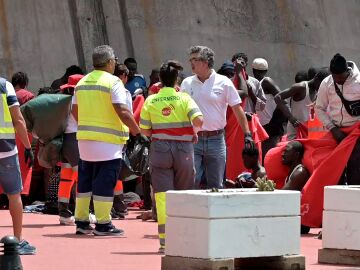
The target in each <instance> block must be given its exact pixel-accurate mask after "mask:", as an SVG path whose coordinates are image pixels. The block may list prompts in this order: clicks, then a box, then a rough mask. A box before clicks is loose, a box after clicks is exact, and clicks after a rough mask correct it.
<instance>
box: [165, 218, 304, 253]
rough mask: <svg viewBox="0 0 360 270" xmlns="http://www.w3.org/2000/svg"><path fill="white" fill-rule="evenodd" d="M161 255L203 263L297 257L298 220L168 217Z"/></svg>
mask: <svg viewBox="0 0 360 270" xmlns="http://www.w3.org/2000/svg"><path fill="white" fill-rule="evenodd" d="M165 253H166V255H171V256H181V257H192V258H203V259H214V258H241V257H242V258H246V257H262V256H282V255H291V254H300V217H299V216H293V217H261V218H228V219H196V218H179V217H168V219H167V221H166V249H165Z"/></svg>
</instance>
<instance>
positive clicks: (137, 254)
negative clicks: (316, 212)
mask: <svg viewBox="0 0 360 270" xmlns="http://www.w3.org/2000/svg"><path fill="white" fill-rule="evenodd" d="M138 213H139V212H137V211H132V212H130V214H129V216H128V218H127V219H126V220H123V221H114V224H115V225H116V226H119V227H121V228H123V229H124V230H125V236H124V237H116V238H115V237H110V238H109V237H106V238H105V237H95V236H76V235H75V234H74V230H75V227H72V226H60V225H58V217H57V216H48V215H40V214H25V215H24V224H25V225H24V237H25V239H27V240H28V241H29V242H30V243H32V244H34V245H35V246H36V247H37V249H38V254H37V255H35V256H22V257H21V260H22V264H23V268H24V269H26V270H49V269H51V270H58V269H59V270H67V269H79V270H82V269H86V270H99V269H101V270H110V269H111V270H112V269H117V270H118V269H122V270H133V269H134V270H135V269H136V270H138V269H147V270H160V269H161V256H160V255H159V254H157V250H158V247H159V246H158V239H157V224H156V223H155V222H142V221H140V220H137V219H136V218H135V216H136V215H137V214H138ZM318 231H319V230H312V231H311V232H313V233H314V234H310V235H309V236H307V237H302V239H301V244H302V253H303V254H304V255H305V256H306V265H307V267H306V269H319V270H320V269H321V270H322V269H324V270H325V269H334V270H335V269H356V268H354V267H346V266H330V265H319V264H317V250H318V249H319V248H320V247H321V240H318V239H315V238H314V237H315V233H317V232H318ZM11 233H12V228H11V221H10V215H9V213H8V211H0V238H1V237H2V236H4V235H7V234H11ZM357 269H360V268H357Z"/></svg>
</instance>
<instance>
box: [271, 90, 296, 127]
mask: <svg viewBox="0 0 360 270" xmlns="http://www.w3.org/2000/svg"><path fill="white" fill-rule="evenodd" d="M302 91H303V87H302V86H298V85H293V86H292V87H290V88H289V89H286V90H284V91H282V92H280V93H278V94H277V95H276V96H275V102H276V104H277V105H278V106H279V109H280V110H281V111H282V113H283V114H284V115H285V116H286V117H287V119H289V121H290V123H291V124H292V125H293V126H295V127H296V126H298V125H299V124H300V122H299V120H297V119H296V118H295V117H294V116H293V115H292V113H291V111H290V109H289V107H288V106H286V103H285V99H287V98H291V97H294V96H295V95H297V94H299V93H300V92H302Z"/></svg>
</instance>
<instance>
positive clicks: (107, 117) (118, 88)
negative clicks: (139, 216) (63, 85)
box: [72, 45, 147, 235]
mask: <svg viewBox="0 0 360 270" xmlns="http://www.w3.org/2000/svg"><path fill="white" fill-rule="evenodd" d="M92 60H93V66H94V69H95V70H94V71H92V72H90V73H89V74H88V75H86V76H85V77H84V78H83V79H81V80H80V82H79V83H78V84H77V86H76V88H75V95H74V98H73V111H72V113H73V114H74V116H75V119H77V121H78V131H77V139H78V145H79V153H80V161H79V179H78V186H77V194H76V207H75V222H76V233H77V234H90V233H94V234H95V235H122V234H123V233H124V231H123V230H121V229H117V228H116V227H115V226H114V225H113V224H112V223H111V216H110V212H111V208H112V205H113V197H114V188H115V186H116V182H117V180H118V176H119V172H120V169H121V158H122V150H123V146H124V144H125V143H126V141H127V140H128V138H129V129H130V132H131V133H132V134H133V135H135V136H136V140H141V139H142V137H141V135H140V129H139V127H138V125H137V124H136V122H135V120H134V117H133V115H132V113H131V111H130V110H129V108H128V106H127V98H126V92H125V88H124V85H123V83H122V82H121V80H120V79H119V78H118V77H116V76H114V75H112V74H113V73H114V70H115V64H116V61H117V58H116V57H115V54H114V50H113V49H112V48H111V47H110V46H108V45H101V46H98V47H96V48H95V49H94V52H93V54H92ZM143 140H147V139H146V138H143ZM91 196H92V197H93V201H94V211H95V216H96V220H97V223H96V226H95V230H93V228H92V227H91V226H90V222H89V204H90V199H91Z"/></svg>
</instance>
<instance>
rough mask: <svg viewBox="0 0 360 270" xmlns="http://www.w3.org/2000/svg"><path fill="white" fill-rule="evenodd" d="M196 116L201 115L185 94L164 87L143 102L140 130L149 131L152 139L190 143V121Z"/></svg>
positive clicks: (191, 130)
mask: <svg viewBox="0 0 360 270" xmlns="http://www.w3.org/2000/svg"><path fill="white" fill-rule="evenodd" d="M198 116H202V113H201V111H200V109H199V107H198V106H197V105H196V103H195V101H194V100H193V99H192V98H191V97H190V96H189V95H188V94H187V93H182V92H176V90H175V89H174V88H171V87H164V88H162V89H161V90H160V92H159V93H158V94H155V95H151V96H149V97H148V98H147V99H146V100H145V103H144V106H143V108H142V110H141V115H140V128H142V129H151V131H152V135H151V137H152V138H153V139H158V140H175V141H191V140H192V138H193V135H194V130H193V127H192V124H191V121H192V120H193V119H194V118H196V117H198Z"/></svg>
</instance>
